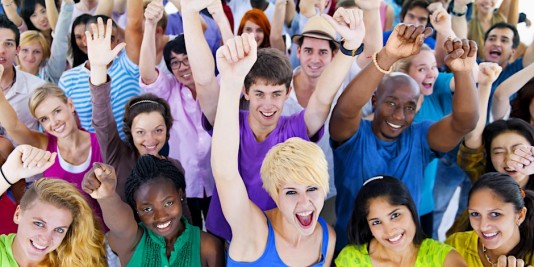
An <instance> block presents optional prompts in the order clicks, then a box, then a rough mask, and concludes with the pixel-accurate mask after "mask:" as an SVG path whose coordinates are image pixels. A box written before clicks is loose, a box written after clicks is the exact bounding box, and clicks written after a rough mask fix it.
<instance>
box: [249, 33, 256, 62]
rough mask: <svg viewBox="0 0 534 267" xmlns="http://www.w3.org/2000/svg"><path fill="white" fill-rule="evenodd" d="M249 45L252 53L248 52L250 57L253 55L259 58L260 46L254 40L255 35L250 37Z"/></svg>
mask: <svg viewBox="0 0 534 267" xmlns="http://www.w3.org/2000/svg"><path fill="white" fill-rule="evenodd" d="M248 43H249V45H250V51H249V52H248V55H251V56H253V57H257V55H258V44H257V43H256V39H255V38H254V35H253V34H249V35H248Z"/></svg>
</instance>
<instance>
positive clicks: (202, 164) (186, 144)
mask: <svg viewBox="0 0 534 267" xmlns="http://www.w3.org/2000/svg"><path fill="white" fill-rule="evenodd" d="M156 69H157V68H156ZM157 70H158V69H157ZM158 73H159V74H158V78H157V79H156V81H155V82H154V83H152V84H150V85H147V84H145V83H144V82H143V81H142V80H141V78H139V84H140V85H141V89H142V90H144V91H145V92H146V93H152V94H155V95H157V96H159V97H161V98H163V99H165V100H167V102H169V106H170V107H171V114H172V117H173V119H174V122H173V126H172V128H171V130H170V138H169V157H170V158H174V159H177V160H179V161H180V162H181V163H182V166H183V167H184V170H185V182H186V190H185V191H186V195H187V197H188V198H203V197H204V192H205V193H206V196H211V195H212V194H213V189H214V187H215V182H214V180H213V174H212V173H211V164H210V154H211V153H210V152H211V136H210V135H209V134H208V133H207V132H206V131H205V130H204V128H203V127H202V111H201V110H200V105H199V103H198V101H197V100H195V99H194V98H193V95H192V93H191V90H189V88H187V87H185V86H184V85H183V84H181V83H180V82H179V81H178V80H177V79H176V78H175V77H174V75H172V74H165V73H162V72H160V71H159V70H158Z"/></svg>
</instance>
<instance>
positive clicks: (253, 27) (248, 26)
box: [243, 20, 265, 47]
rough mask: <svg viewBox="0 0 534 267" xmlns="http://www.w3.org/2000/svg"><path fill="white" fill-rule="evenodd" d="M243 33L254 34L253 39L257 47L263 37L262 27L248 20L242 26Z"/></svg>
mask: <svg viewBox="0 0 534 267" xmlns="http://www.w3.org/2000/svg"><path fill="white" fill-rule="evenodd" d="M243 33H248V34H254V39H255V40H256V43H257V45H258V47H260V46H261V44H262V43H263V39H265V33H264V32H263V29H262V28H261V27H260V26H259V25H258V24H256V23H254V22H252V21H250V20H247V21H246V22H245V25H244V26H243Z"/></svg>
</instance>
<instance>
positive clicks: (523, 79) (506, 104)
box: [491, 64, 534, 120]
mask: <svg viewBox="0 0 534 267" xmlns="http://www.w3.org/2000/svg"><path fill="white" fill-rule="evenodd" d="M533 74H534V64H530V65H528V66H527V67H526V68H524V69H522V70H520V71H518V72H516V73H515V74H514V75H512V76H510V77H509V78H508V79H506V80H504V82H503V83H501V84H500V85H499V86H498V87H497V89H495V94H494V95H493V104H492V105H491V114H492V115H493V120H500V119H504V118H505V117H506V115H508V114H510V111H511V106H510V97H511V96H512V95H513V94H515V93H517V91H519V90H520V89H521V88H522V87H523V86H524V85H525V84H526V83H527V82H529V81H530V80H531V79H532V78H534V75H533Z"/></svg>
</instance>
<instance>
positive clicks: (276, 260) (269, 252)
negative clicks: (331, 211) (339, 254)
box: [226, 217, 328, 267]
mask: <svg viewBox="0 0 534 267" xmlns="http://www.w3.org/2000/svg"><path fill="white" fill-rule="evenodd" d="M317 221H318V222H319V224H320V225H321V227H322V228H323V241H322V245H321V260H320V261H319V262H317V263H315V264H313V265H311V266H313V267H315V266H324V264H325V260H326V252H327V250H328V226H327V224H326V222H325V220H323V218H321V217H319V219H318V220H317ZM267 227H268V228H269V234H268V236H267V246H266V247H265V251H263V255H261V257H260V258H258V259H257V260H256V261H254V262H237V261H234V260H233V259H232V258H230V256H228V259H227V263H226V266H227V267H233V266H237V267H239V266H270V267H277V266H287V265H286V264H285V263H284V262H283V261H282V259H281V258H280V256H278V251H276V243H275V240H274V229H273V226H272V225H271V221H270V220H269V218H267Z"/></svg>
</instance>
